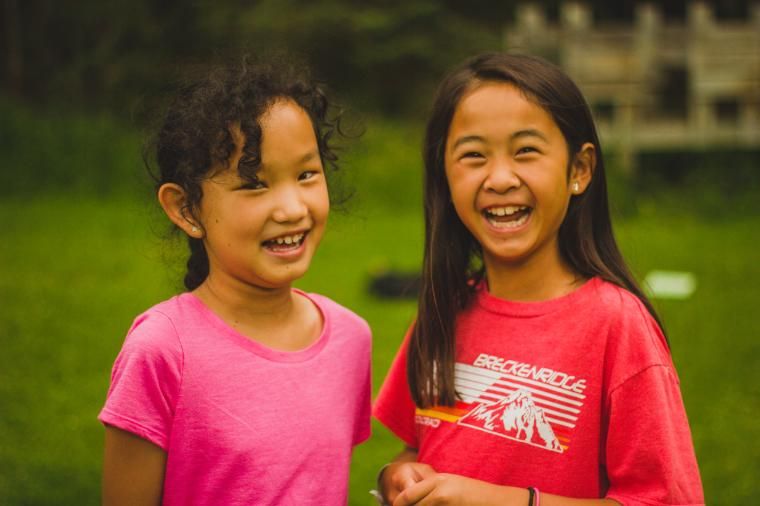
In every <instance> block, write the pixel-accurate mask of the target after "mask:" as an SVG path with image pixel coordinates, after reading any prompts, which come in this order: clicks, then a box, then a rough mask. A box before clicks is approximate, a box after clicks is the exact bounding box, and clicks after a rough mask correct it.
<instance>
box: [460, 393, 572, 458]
mask: <svg viewBox="0 0 760 506" xmlns="http://www.w3.org/2000/svg"><path fill="white" fill-rule="evenodd" d="M458 423H459V424H460V425H468V426H471V427H474V428H479V429H482V430H485V431H487V432H491V433H494V434H498V435H501V436H504V437H507V438H509V439H515V440H517V441H523V442H526V443H530V444H533V445H537V446H542V447H544V448H546V449H547V450H552V451H555V452H560V453H562V451H563V450H562V446H561V445H560V444H559V440H558V439H557V436H555V435H554V430H553V429H552V426H551V425H549V422H547V421H546V417H545V416H544V411H543V410H542V409H541V408H539V407H538V406H536V403H535V402H534V401H533V396H532V395H531V394H530V392H528V391H527V390H523V389H520V390H516V391H515V392H512V393H511V394H510V395H508V396H506V397H504V398H502V399H500V400H498V401H495V402H491V403H483V404H479V405H478V406H477V407H475V408H474V409H472V410H471V411H470V412H469V413H467V414H466V415H464V416H463V417H462V418H460V419H459V421H458Z"/></svg>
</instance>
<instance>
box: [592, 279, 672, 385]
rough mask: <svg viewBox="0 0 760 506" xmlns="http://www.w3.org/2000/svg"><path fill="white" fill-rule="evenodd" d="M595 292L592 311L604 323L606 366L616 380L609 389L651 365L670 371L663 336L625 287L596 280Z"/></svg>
mask: <svg viewBox="0 0 760 506" xmlns="http://www.w3.org/2000/svg"><path fill="white" fill-rule="evenodd" d="M595 292H596V298H597V301H598V307H597V308H596V309H595V311H597V312H598V314H600V315H602V316H603V317H604V318H605V320H606V323H607V325H606V327H607V334H608V335H607V349H606V355H607V360H608V366H610V367H611V368H612V369H613V371H614V376H616V377H617V378H616V379H612V381H611V383H612V384H611V386H612V387H614V386H615V385H614V383H616V382H619V381H625V380H626V379H627V378H628V377H630V376H632V375H635V374H638V373H639V372H641V371H643V370H645V369H647V368H649V367H652V366H665V367H666V368H668V369H671V370H672V365H673V364H672V361H671V357H670V348H669V346H668V343H667V341H666V339H665V334H664V333H663V331H662V329H661V328H660V326H659V325H658V324H657V321H656V320H655V319H654V317H653V316H652V315H651V313H650V312H649V310H648V309H647V308H646V306H644V303H643V302H641V300H640V299H639V298H638V297H636V296H635V295H634V294H633V293H631V292H629V291H628V290H626V289H625V288H621V287H619V286H617V285H615V284H613V283H610V282H607V281H601V280H599V282H598V283H597V286H596V290H595ZM613 371H611V372H613ZM673 372H674V371H673Z"/></svg>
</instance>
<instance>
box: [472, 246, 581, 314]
mask: <svg viewBox="0 0 760 506" xmlns="http://www.w3.org/2000/svg"><path fill="white" fill-rule="evenodd" d="M484 263H485V267H486V277H487V278H488V291H489V292H490V293H491V294H492V295H494V296H495V297H499V298H501V299H508V300H513V301H518V302H537V301H542V300H550V299H555V298H557V297H561V296H563V295H566V294H568V293H570V292H572V291H573V290H575V289H576V288H578V287H579V286H581V285H582V284H583V282H584V281H585V279H583V278H582V277H580V276H579V275H578V274H576V273H575V272H574V271H573V270H572V268H570V266H569V265H567V264H566V263H565V262H564V261H562V258H561V256H560V254H559V247H558V246H557V247H555V248H546V249H545V250H543V251H538V252H536V253H535V254H534V255H531V256H530V257H529V258H527V259H525V260H523V261H521V262H515V263H511V262H504V261H502V260H499V259H494V258H491V257H488V256H485V257H484Z"/></svg>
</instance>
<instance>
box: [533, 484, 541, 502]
mask: <svg viewBox="0 0 760 506" xmlns="http://www.w3.org/2000/svg"><path fill="white" fill-rule="evenodd" d="M533 490H535V491H536V502H535V504H533V506H541V492H539V491H538V489H537V488H536V487H533Z"/></svg>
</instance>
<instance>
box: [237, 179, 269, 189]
mask: <svg viewBox="0 0 760 506" xmlns="http://www.w3.org/2000/svg"><path fill="white" fill-rule="evenodd" d="M266 187H267V185H266V184H265V183H264V181H262V180H261V179H251V180H250V181H246V182H245V183H243V184H242V185H241V186H240V189H241V190H261V189H263V188H266Z"/></svg>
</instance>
